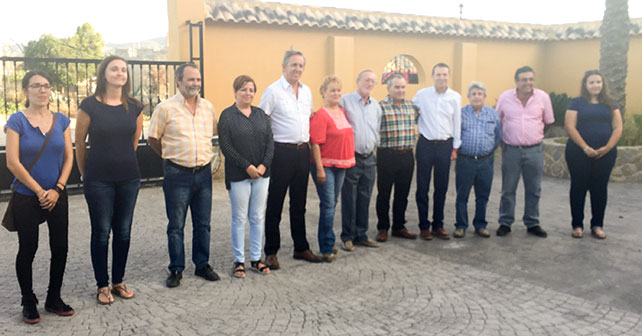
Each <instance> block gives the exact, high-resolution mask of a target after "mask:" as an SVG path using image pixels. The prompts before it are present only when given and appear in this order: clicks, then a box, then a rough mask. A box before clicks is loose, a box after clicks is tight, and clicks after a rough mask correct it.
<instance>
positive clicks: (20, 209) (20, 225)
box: [5, 71, 74, 324]
mask: <svg viewBox="0 0 642 336" xmlns="http://www.w3.org/2000/svg"><path fill="white" fill-rule="evenodd" d="M22 90H23V92H24V95H25V96H26V97H27V102H26V104H25V105H26V107H27V108H26V109H25V110H24V111H19V112H18V113H14V114H13V115H11V117H9V120H8V121H7V124H6V126H5V132H6V133H7V168H8V169H9V171H11V173H12V174H13V175H14V176H15V177H16V178H15V180H14V182H13V183H15V184H16V185H17V189H16V195H15V198H14V199H13V203H12V206H13V209H12V210H13V213H14V223H15V227H16V231H17V232H18V256H17V258H16V273H17V275H18V283H19V284H20V291H21V293H22V306H23V309H22V315H23V320H24V321H25V322H26V323H29V324H34V323H38V322H40V315H39V314H38V309H37V304H38V299H37V298H36V296H35V294H34V293H33V287H32V268H31V265H32V263H33V258H34V256H35V255H36V250H37V249H38V225H40V223H42V222H44V221H45V220H46V221H47V225H48V226H49V247H50V249H51V266H50V267H51V271H50V273H49V290H48V291H47V300H46V301H45V309H46V310H47V311H49V312H53V313H56V314H58V315H60V316H69V315H73V313H74V310H73V309H72V308H71V307H70V306H68V305H67V304H65V303H64V302H63V301H62V299H61V298H60V288H61V287H62V278H63V275H64V273H65V264H66V263H67V232H68V231H67V228H68V225H69V220H68V211H67V209H68V207H67V192H66V190H65V185H66V184H67V179H68V178H69V173H70V172H71V166H72V164H73V148H72V144H71V135H70V131H69V118H67V117H65V116H64V115H62V114H60V113H54V112H52V111H50V110H49V97H50V96H51V80H50V78H49V75H47V74H45V73H44V72H40V71H30V72H28V73H27V74H26V75H25V76H24V78H23V79H22ZM54 118H55V120H56V123H55V125H54V128H53V130H52V129H51V125H52V123H53V121H54ZM49 131H51V132H52V133H51V136H50V138H49V142H48V143H47V146H46V147H45V150H44V151H43V152H42V155H41V156H40V158H39V159H38V161H36V163H35V164H34V165H33V167H32V168H31V170H29V171H27V168H28V167H29V165H31V163H32V162H33V160H34V159H35V157H36V155H37V154H38V152H40V149H41V148H42V145H43V143H44V141H45V139H46V138H47V135H48V133H49Z"/></svg>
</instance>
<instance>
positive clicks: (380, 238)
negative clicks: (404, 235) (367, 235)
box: [375, 230, 388, 243]
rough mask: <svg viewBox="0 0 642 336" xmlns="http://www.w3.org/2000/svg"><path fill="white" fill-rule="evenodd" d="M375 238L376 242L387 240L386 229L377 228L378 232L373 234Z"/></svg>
mask: <svg viewBox="0 0 642 336" xmlns="http://www.w3.org/2000/svg"><path fill="white" fill-rule="evenodd" d="M375 240H376V241H378V242H382V243H384V242H386V241H387V240H388V230H379V233H377V235H376V236H375Z"/></svg>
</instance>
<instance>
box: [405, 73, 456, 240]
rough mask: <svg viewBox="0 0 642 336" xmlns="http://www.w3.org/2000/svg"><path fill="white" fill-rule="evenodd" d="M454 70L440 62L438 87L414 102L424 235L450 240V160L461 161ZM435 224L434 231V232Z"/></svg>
mask: <svg viewBox="0 0 642 336" xmlns="http://www.w3.org/2000/svg"><path fill="white" fill-rule="evenodd" d="M449 77H450V68H449V67H448V65H447V64H445V63H438V64H436V65H435V66H434V67H433V68H432V79H433V83H434V85H433V86H431V87H428V88H424V89H421V90H419V91H418V92H417V94H416V95H415V97H414V98H413V99H412V102H413V103H414V104H415V105H416V106H417V107H419V113H420V115H419V120H418V122H417V126H418V129H419V134H420V136H419V140H418V141H417V149H416V157H417V194H416V200H417V210H418V212H419V229H420V230H421V231H420V232H421V233H420V236H421V237H422V238H423V239H426V240H431V239H432V236H433V235H435V236H436V237H438V238H441V239H450V236H449V235H448V233H447V232H446V231H445V230H444V203H445V202H446V192H447V191H448V175H449V173H450V161H451V160H455V159H457V148H459V146H460V145H461V96H460V95H459V93H457V92H455V91H453V90H451V89H449V88H448V79H449ZM433 169H434V174H433V175H434V180H433V187H434V192H433V213H432V223H431V222H430V221H429V220H428V200H429V197H428V191H429V189H430V177H431V174H432V173H433ZM431 225H432V232H431V230H430V229H431Z"/></svg>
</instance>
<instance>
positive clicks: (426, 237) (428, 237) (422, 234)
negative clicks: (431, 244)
mask: <svg viewBox="0 0 642 336" xmlns="http://www.w3.org/2000/svg"><path fill="white" fill-rule="evenodd" d="M419 236H420V237H421V239H424V240H432V233H431V232H430V229H428V230H421V231H420V232H419Z"/></svg>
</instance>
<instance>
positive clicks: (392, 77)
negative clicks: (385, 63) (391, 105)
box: [386, 73, 406, 89]
mask: <svg viewBox="0 0 642 336" xmlns="http://www.w3.org/2000/svg"><path fill="white" fill-rule="evenodd" d="M397 78H401V79H403V81H404V82H405V81H406V77H404V75H402V74H400V73H396V74H393V75H392V76H390V77H388V80H386V86H387V87H388V89H390V88H391V87H392V81H393V80H395V79H397Z"/></svg>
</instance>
